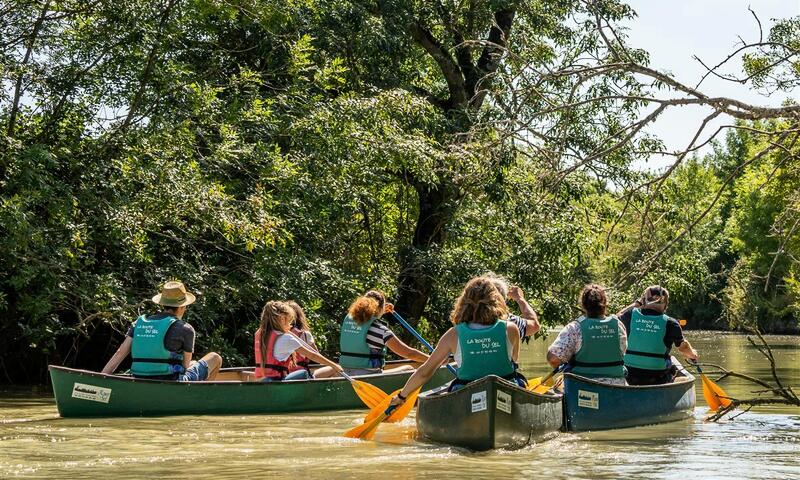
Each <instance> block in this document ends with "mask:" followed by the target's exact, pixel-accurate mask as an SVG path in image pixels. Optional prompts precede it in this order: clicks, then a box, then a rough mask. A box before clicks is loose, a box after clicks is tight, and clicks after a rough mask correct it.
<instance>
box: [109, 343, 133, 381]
mask: <svg viewBox="0 0 800 480" xmlns="http://www.w3.org/2000/svg"><path fill="white" fill-rule="evenodd" d="M132 343H133V338H131V337H128V336H126V337H125V341H123V342H122V345H120V346H119V348H118V349H117V351H116V352H114V355H112V356H111V358H110V359H109V360H108V363H106V366H105V367H103V370H102V371H101V373H105V374H111V373H114V372H115V371H116V370H117V367H119V364H120V363H122V361H123V360H125V358H126V357H127V356H128V354H129V353H131V344H132Z"/></svg>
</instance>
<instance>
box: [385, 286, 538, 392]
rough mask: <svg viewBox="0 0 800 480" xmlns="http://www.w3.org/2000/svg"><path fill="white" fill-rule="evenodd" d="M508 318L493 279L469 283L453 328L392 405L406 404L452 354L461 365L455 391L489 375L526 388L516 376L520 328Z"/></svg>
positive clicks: (452, 317) (457, 307) (453, 317)
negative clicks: (407, 399)
mask: <svg viewBox="0 0 800 480" xmlns="http://www.w3.org/2000/svg"><path fill="white" fill-rule="evenodd" d="M507 317H508V308H507V307H506V302H505V299H504V298H503V296H502V295H500V292H498V290H497V289H496V288H495V286H494V284H493V283H492V281H491V280H490V279H488V278H485V277H477V278H473V279H472V280H470V281H469V282H467V285H466V286H465V287H464V290H463V291H462V292H461V295H460V296H459V297H458V299H457V300H456V303H455V306H454V307H453V313H452V314H451V315H450V321H451V322H452V323H453V327H452V328H450V329H449V330H448V331H447V332H445V334H444V335H442V338H441V339H440V340H439V343H438V344H437V345H436V349H434V351H433V353H431V357H430V358H429V359H428V361H427V362H425V363H424V364H422V366H420V367H419V368H418V369H417V371H416V372H414V374H413V375H411V378H409V379H408V382H406V385H405V386H404V387H403V389H402V390H401V391H400V393H399V394H398V395H397V396H396V397H395V398H394V399H393V400H392V404H393V405H397V404H400V403H402V402H404V401H405V398H406V396H408V395H410V394H411V392H413V391H414V390H416V389H417V388H419V387H421V386H422V385H424V384H425V383H426V382H427V381H428V380H429V379H430V378H431V377H432V376H433V374H434V373H435V372H436V369H437V368H439V366H440V365H442V364H443V363H444V362H445V361H447V358H448V357H449V356H450V355H451V354H452V355H453V356H454V357H455V362H456V364H457V365H458V377H457V378H456V379H455V380H454V381H453V383H452V384H451V385H450V389H451V390H456V389H458V388H461V387H462V386H464V385H466V384H468V383H470V382H472V381H475V380H478V379H480V378H483V377H486V376H487V375H497V376H498V377H502V378H505V379H507V380H509V381H512V382H515V383H517V384H518V385H521V386H525V379H524V378H523V377H522V376H521V375H519V374H518V373H517V372H516V365H517V359H518V358H519V338H520V335H519V328H517V326H516V325H515V324H514V323H512V322H507V321H506V318H507Z"/></svg>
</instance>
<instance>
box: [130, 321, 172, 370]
mask: <svg viewBox="0 0 800 480" xmlns="http://www.w3.org/2000/svg"><path fill="white" fill-rule="evenodd" d="M177 321H178V318H177V317H174V316H172V315H167V316H165V317H162V318H152V317H151V318H147V317H146V316H144V315H142V316H141V317H139V318H137V319H136V322H135V323H134V324H133V341H132V343H131V357H132V359H133V363H132V364H131V373H132V374H133V375H134V376H137V377H152V376H163V375H171V374H173V373H176V372H179V371H180V370H182V369H181V368H178V369H176V368H175V367H174V365H183V359H182V358H180V357H179V355H178V354H177V353H174V352H171V351H169V350H167V347H166V346H165V345H164V339H165V338H166V336H167V331H169V328H170V327H171V326H172V324H173V323H175V322H177Z"/></svg>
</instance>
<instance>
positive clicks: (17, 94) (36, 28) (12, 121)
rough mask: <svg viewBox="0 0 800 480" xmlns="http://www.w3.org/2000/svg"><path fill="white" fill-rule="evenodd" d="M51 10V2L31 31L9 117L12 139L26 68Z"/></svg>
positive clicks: (44, 7) (47, 3)
mask: <svg viewBox="0 0 800 480" xmlns="http://www.w3.org/2000/svg"><path fill="white" fill-rule="evenodd" d="M49 9H50V2H45V3H44V6H43V7H42V11H41V13H39V17H38V18H37V19H36V23H35V24H34V25H33V30H31V35H30V38H29V39H28V45H27V48H26V50H25V57H24V58H23V59H22V63H21V64H20V71H19V75H18V76H17V81H16V83H15V84H14V99H13V100H12V102H11V113H10V114H9V116H8V126H7V127H6V135H8V136H9V137H12V138H13V137H14V129H15V128H16V124H17V115H18V114H19V102H20V100H22V90H23V88H22V87H23V85H22V84H23V81H24V79H25V67H26V66H27V65H28V62H29V61H30V59H31V56H32V55H33V46H34V44H35V43H36V39H37V38H38V36H39V31H40V30H41V28H42V25H43V24H44V20H45V18H46V17H47V12H48V10H49Z"/></svg>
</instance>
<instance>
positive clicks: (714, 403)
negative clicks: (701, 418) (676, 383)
mask: <svg viewBox="0 0 800 480" xmlns="http://www.w3.org/2000/svg"><path fill="white" fill-rule="evenodd" d="M700 379H701V380H702V381H703V398H705V400H706V403H707V404H708V408H710V409H711V410H719V407H727V406H729V405H730V404H731V400H730V399H729V398H726V397H727V396H728V394H727V393H725V390H723V389H722V387H720V386H719V385H717V384H716V383H714V382H713V381H711V379H710V378H708V377H707V376H705V375H703V374H701V375H700Z"/></svg>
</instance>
